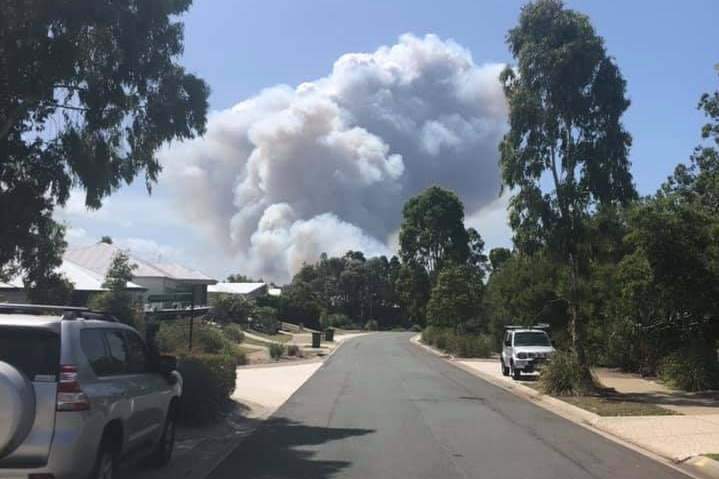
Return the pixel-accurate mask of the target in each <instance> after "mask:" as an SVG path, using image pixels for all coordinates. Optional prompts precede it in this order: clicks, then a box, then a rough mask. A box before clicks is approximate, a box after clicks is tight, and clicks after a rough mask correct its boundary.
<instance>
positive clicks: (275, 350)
mask: <svg viewBox="0 0 719 479" xmlns="http://www.w3.org/2000/svg"><path fill="white" fill-rule="evenodd" d="M267 349H269V351H270V357H271V358H272V359H274V360H275V361H277V360H278V359H280V358H281V357H282V355H283V354H285V345H284V344H280V343H272V344H270V345H269V346H267Z"/></svg>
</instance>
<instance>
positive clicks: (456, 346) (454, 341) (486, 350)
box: [447, 333, 494, 358]
mask: <svg viewBox="0 0 719 479" xmlns="http://www.w3.org/2000/svg"><path fill="white" fill-rule="evenodd" d="M447 350H448V351H449V352H450V353H453V354H455V355H457V356H460V357H463V358H488V357H490V356H491V355H492V353H493V352H494V338H493V337H491V336H489V335H487V334H480V335H476V336H470V335H467V336H455V335H454V333H448V334H447Z"/></svg>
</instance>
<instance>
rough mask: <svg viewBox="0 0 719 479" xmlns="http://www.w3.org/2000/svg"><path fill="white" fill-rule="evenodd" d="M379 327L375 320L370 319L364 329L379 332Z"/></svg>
mask: <svg viewBox="0 0 719 479" xmlns="http://www.w3.org/2000/svg"><path fill="white" fill-rule="evenodd" d="M378 327H379V324H378V323H377V321H376V320H374V319H370V320H369V321H367V322H366V323H365V325H364V329H366V330H367V331H377V328H378Z"/></svg>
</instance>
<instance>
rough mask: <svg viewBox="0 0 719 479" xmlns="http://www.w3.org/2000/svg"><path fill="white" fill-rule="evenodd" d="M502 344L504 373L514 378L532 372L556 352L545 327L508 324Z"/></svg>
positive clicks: (501, 358)
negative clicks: (524, 326)
mask: <svg viewBox="0 0 719 479" xmlns="http://www.w3.org/2000/svg"><path fill="white" fill-rule="evenodd" d="M505 329H506V331H505V333H504V342H503V346H502V355H501V357H500V361H501V363H502V375H503V376H510V375H511V376H512V377H513V378H514V379H519V378H521V377H522V373H523V372H525V373H530V372H534V371H536V370H537V367H538V366H539V365H540V364H541V363H542V362H544V361H546V360H547V359H549V358H550V357H551V355H552V354H553V353H554V347H553V346H552V342H551V341H550V340H549V336H547V333H546V332H545V331H544V328H539V327H535V328H531V327H530V328H523V327H519V326H507V327H505Z"/></svg>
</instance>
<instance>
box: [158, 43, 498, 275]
mask: <svg viewBox="0 0 719 479" xmlns="http://www.w3.org/2000/svg"><path fill="white" fill-rule="evenodd" d="M501 68H502V66H501V65H497V64H488V65H477V64H475V63H474V61H473V60H472V57H471V55H470V53H469V52H468V51H467V50H466V49H464V48H462V47H461V46H460V45H458V44H457V43H455V42H453V41H451V40H449V41H443V40H441V39H439V38H438V37H436V36H434V35H427V36H425V37H424V38H419V37H416V36H413V35H403V36H402V37H400V39H399V41H398V43H397V44H395V45H393V46H391V47H381V48H379V49H378V50H377V51H375V52H374V53H351V54H346V55H343V56H342V57H340V58H339V59H338V60H337V61H336V62H335V65H334V68H333V70H332V72H331V73H330V74H329V75H328V76H327V77H324V78H321V79H319V80H316V81H313V82H308V83H303V84H301V85H299V86H298V87H296V88H294V89H293V88H290V87H288V86H276V87H272V88H268V89H266V90H263V91H262V92H260V93H259V94H258V95H256V96H254V97H252V98H250V99H248V100H246V101H243V102H241V103H239V104H237V105H235V106H234V107H233V108H231V109H229V110H225V111H222V112H219V113H216V114H214V115H213V116H212V117H211V118H210V121H209V123H208V128H207V133H206V135H205V136H204V137H203V138H201V139H196V140H192V141H187V142H184V143H181V144H176V145H173V146H172V147H171V148H170V149H168V150H165V151H164V152H163V153H162V154H161V161H162V163H163V165H164V167H165V173H164V174H165V175H166V178H167V179H166V180H165V181H164V182H163V183H169V184H172V185H173V187H174V188H175V189H176V190H177V198H178V200H179V202H180V203H181V207H182V211H183V212H184V214H186V215H187V216H188V219H189V220H191V221H192V222H193V224H195V225H198V226H202V227H204V228H205V229H206V231H207V232H208V234H209V236H210V237H211V238H212V239H213V240H214V241H215V242H216V244H221V245H222V246H223V248H224V249H225V250H226V251H227V252H228V254H229V255H230V256H231V257H233V258H234V260H235V261H236V263H237V264H235V265H233V270H234V269H236V270H238V271H242V272H243V273H246V274H255V275H262V276H263V277H264V278H265V279H274V280H278V281H285V280H287V279H289V278H290V277H291V275H292V274H293V273H294V272H296V271H297V269H298V268H299V267H300V266H301V265H302V263H303V262H314V261H316V260H317V258H318V257H319V255H320V254H321V253H322V252H327V253H328V254H330V255H333V254H343V253H344V252H345V251H347V250H348V249H354V250H363V251H365V252H366V253H367V254H369V255H372V254H381V253H388V251H387V247H386V246H385V245H386V244H387V242H388V241H390V238H391V237H392V236H393V233H396V230H397V228H398V226H399V222H400V217H401V209H402V205H403V203H404V201H405V200H406V199H407V198H409V197H410V196H412V195H415V194H417V193H418V192H420V191H421V190H422V189H424V188H426V187H427V186H429V185H431V184H439V185H442V186H445V187H448V188H451V189H453V190H454V191H455V192H456V193H457V194H458V195H459V196H460V198H461V199H462V200H463V201H464V203H465V207H466V210H467V213H468V214H472V213H476V212H477V211H479V210H480V209H481V208H482V207H484V206H486V205H488V204H490V203H491V202H493V201H494V200H496V198H497V194H498V192H499V171H498V167H497V144H498V142H499V139H500V138H501V135H502V133H503V131H504V128H505V124H506V116H507V113H506V103H505V99H504V95H503V93H502V89H501V86H500V84H499V81H498V75H499V71H500V70H501Z"/></svg>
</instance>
